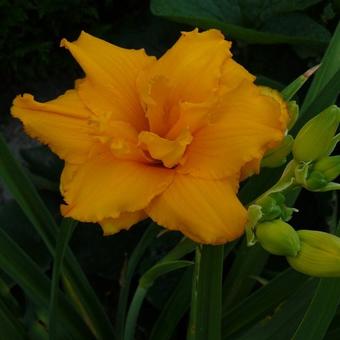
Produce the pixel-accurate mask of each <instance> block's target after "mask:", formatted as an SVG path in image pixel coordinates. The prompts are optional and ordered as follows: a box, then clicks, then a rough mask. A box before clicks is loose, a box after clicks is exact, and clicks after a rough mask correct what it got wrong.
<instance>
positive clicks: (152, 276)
mask: <svg viewBox="0 0 340 340" xmlns="http://www.w3.org/2000/svg"><path fill="white" fill-rule="evenodd" d="M192 264H193V263H192V262H190V261H168V262H162V263H159V264H156V265H155V266H153V267H152V268H150V269H149V270H148V271H147V272H146V273H145V274H144V275H143V276H142V277H141V279H140V280H139V285H138V287H137V290H136V292H135V295H134V297H133V299H132V302H131V304H130V308H129V311H128V314H127V318H126V325H125V331H124V340H134V339H135V337H134V333H135V329H136V324H137V318H138V315H139V311H140V308H141V306H142V303H143V301H144V298H145V295H146V293H147V292H148V289H149V288H150V287H151V286H152V285H153V283H154V281H155V280H157V278H159V277H160V276H162V275H164V274H167V273H170V272H172V271H174V270H177V269H181V268H185V267H188V266H191V265H192Z"/></svg>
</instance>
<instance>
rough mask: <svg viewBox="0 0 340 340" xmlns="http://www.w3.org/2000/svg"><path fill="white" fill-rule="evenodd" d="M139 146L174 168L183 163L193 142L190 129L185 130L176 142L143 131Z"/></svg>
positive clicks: (155, 158) (140, 135)
mask: <svg viewBox="0 0 340 340" xmlns="http://www.w3.org/2000/svg"><path fill="white" fill-rule="evenodd" d="M138 140H139V146H140V147H141V148H142V150H144V151H146V152H148V153H149V154H150V156H151V157H152V158H153V159H154V160H157V161H161V162H162V163H163V165H164V166H165V167H167V168H173V167H174V166H176V165H177V164H179V163H181V162H182V161H183V158H184V153H185V150H186V148H187V146H188V145H189V144H190V143H191V141H192V135H191V133H190V131H189V130H188V129H183V130H182V131H181V132H180V134H179V135H178V136H177V138H176V139H175V140H170V139H166V138H163V137H160V136H158V135H157V134H155V133H153V132H150V131H142V132H141V133H140V134H139V136H138Z"/></svg>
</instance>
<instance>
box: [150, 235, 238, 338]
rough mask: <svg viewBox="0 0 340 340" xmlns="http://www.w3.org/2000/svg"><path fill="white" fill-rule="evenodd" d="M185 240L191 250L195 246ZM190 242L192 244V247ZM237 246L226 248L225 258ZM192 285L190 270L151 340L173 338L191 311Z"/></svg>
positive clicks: (179, 284)
mask: <svg viewBox="0 0 340 340" xmlns="http://www.w3.org/2000/svg"><path fill="white" fill-rule="evenodd" d="M185 240H187V241H186V242H187V244H188V250H189V249H190V248H191V247H193V245H194V244H193V242H192V241H190V240H189V239H185ZM190 242H191V243H192V244H191V245H190ZM235 244H236V242H230V243H227V244H226V245H225V246H224V258H226V257H227V256H228V254H229V253H230V252H231V251H232V249H233V248H234V246H235ZM170 253H171V252H170ZM173 253H174V252H172V254H173ZM191 283H192V268H189V269H188V270H187V271H186V272H185V273H184V275H183V276H182V279H181V280H180V282H179V283H178V286H177V287H176V288H175V289H174V292H173V294H172V295H171V296H170V298H169V299H168V301H167V303H166V304H165V306H164V308H163V309H162V312H161V314H160V316H159V318H158V319H157V321H156V323H155V324H154V327H153V329H152V332H151V336H150V340H168V339H170V338H172V335H173V333H174V331H175V328H176V326H177V324H178V322H179V321H180V320H181V318H182V317H183V315H184V314H185V312H186V311H187V310H188V309H189V305H190V293H191Z"/></svg>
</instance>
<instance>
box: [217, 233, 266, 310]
mask: <svg viewBox="0 0 340 340" xmlns="http://www.w3.org/2000/svg"><path fill="white" fill-rule="evenodd" d="M268 257H269V254H268V253H267V252H266V251H264V250H263V248H262V247H261V246H260V245H259V244H256V245H254V246H252V247H248V246H247V241H246V239H245V238H244V239H243V242H242V244H241V246H240V247H239V248H238V250H237V253H236V258H235V260H234V262H233V264H232V267H231V269H230V271H229V273H228V275H227V277H226V279H225V281H224V283H223V312H226V311H227V310H228V309H230V307H231V306H233V305H235V303H237V302H238V301H241V300H242V299H243V298H244V297H246V296H247V295H248V294H249V293H250V292H251V290H252V289H253V288H254V286H255V284H256V280H255V279H254V276H258V275H259V274H260V273H261V272H262V270H263V268H264V266H265V264H266V262H267V260H268Z"/></svg>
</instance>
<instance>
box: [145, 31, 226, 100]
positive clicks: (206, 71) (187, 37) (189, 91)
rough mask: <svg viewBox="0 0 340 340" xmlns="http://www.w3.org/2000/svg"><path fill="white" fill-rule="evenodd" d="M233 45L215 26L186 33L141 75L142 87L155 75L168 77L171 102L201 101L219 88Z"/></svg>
mask: <svg viewBox="0 0 340 340" xmlns="http://www.w3.org/2000/svg"><path fill="white" fill-rule="evenodd" d="M230 46H231V43H230V42H228V41H226V40H224V36H223V34H222V33H221V32H220V31H218V30H215V29H211V30H208V31H205V32H202V33H199V32H198V30H197V29H195V30H194V31H192V32H183V33H182V36H181V37H180V39H179V40H178V41H177V42H176V43H175V44H174V46H173V47H172V48H170V49H169V50H168V51H167V52H166V53H165V54H164V55H163V56H162V57H161V58H160V59H159V60H158V61H157V62H156V63H154V64H152V65H151V67H150V68H148V69H146V70H145V72H143V73H142V74H141V76H140V79H139V81H138V84H139V89H140V91H143V89H145V88H147V87H148V83H149V82H152V80H153V79H154V78H155V77H159V76H164V77H166V78H168V79H169V87H170V88H171V91H169V93H168V97H169V98H170V101H171V102H173V103H176V102H179V101H189V102H202V101H204V100H205V99H207V98H209V97H210V96H211V95H212V94H213V93H215V92H216V91H217V89H218V86H219V80H220V77H221V73H222V67H223V64H224V62H225V60H227V59H228V58H230V57H231V53H230V51H229V49H230ZM156 100H157V98H156Z"/></svg>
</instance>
